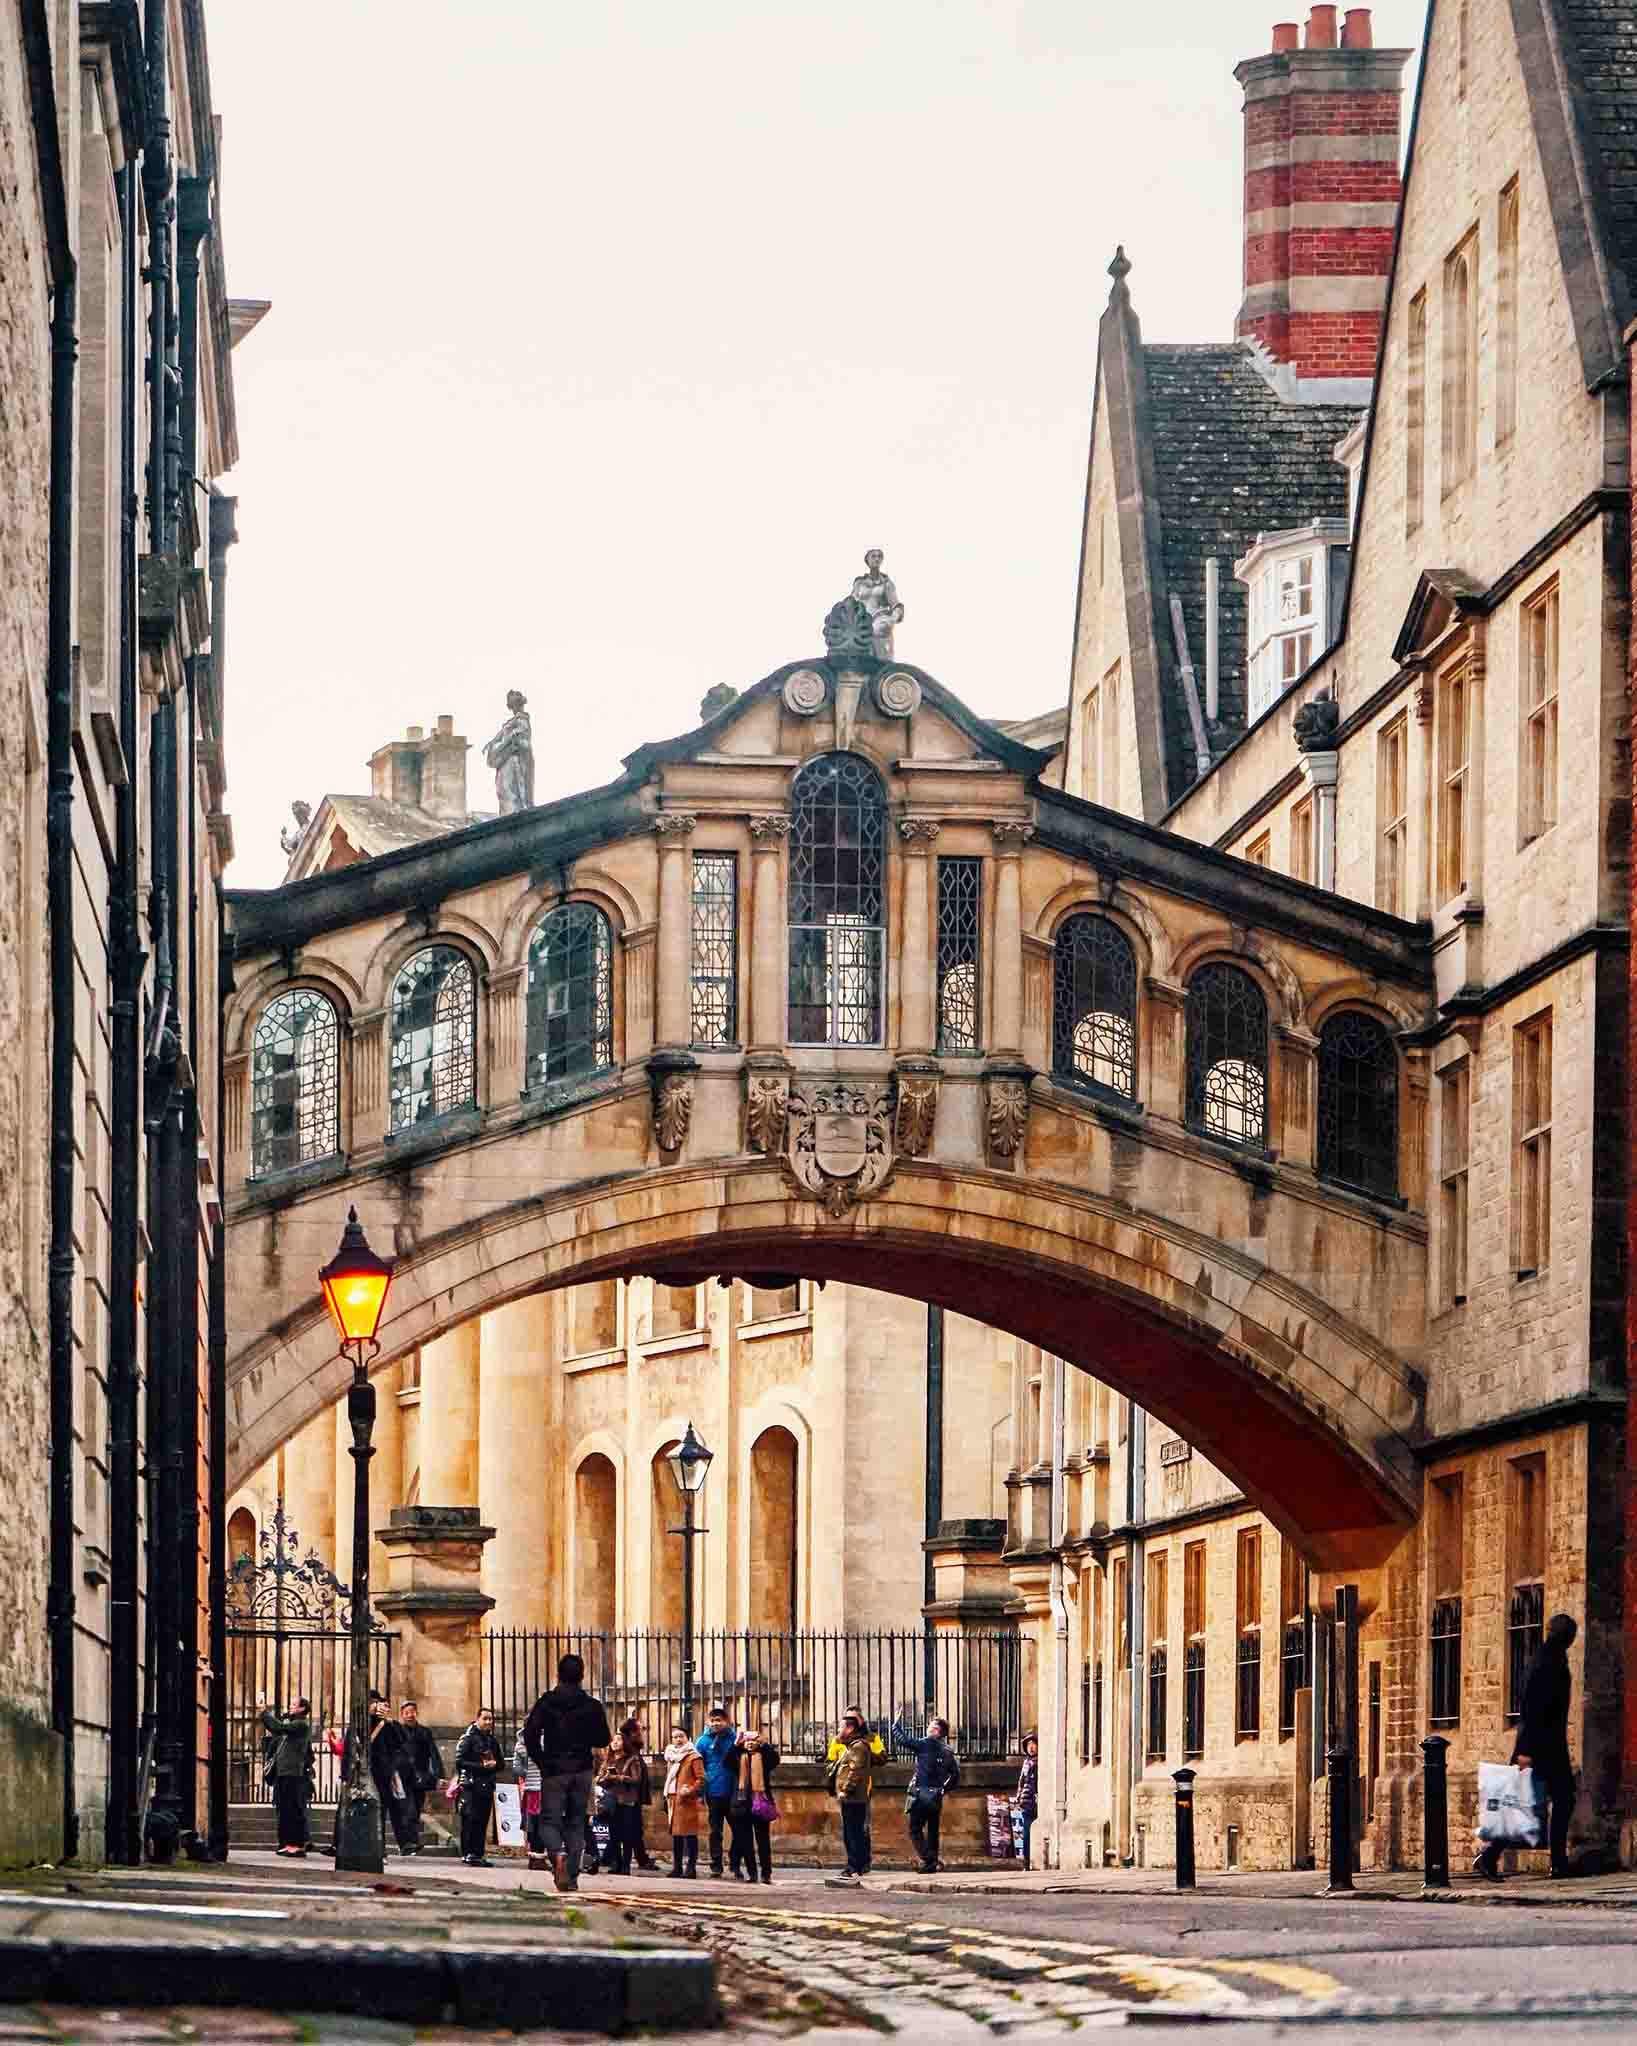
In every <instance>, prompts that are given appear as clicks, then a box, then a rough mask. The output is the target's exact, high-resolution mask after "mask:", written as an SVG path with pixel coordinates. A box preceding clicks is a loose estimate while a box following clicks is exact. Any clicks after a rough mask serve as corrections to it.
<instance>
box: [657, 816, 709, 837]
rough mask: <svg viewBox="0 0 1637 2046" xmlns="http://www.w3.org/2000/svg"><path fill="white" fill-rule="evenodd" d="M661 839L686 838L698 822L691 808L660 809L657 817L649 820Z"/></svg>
mask: <svg viewBox="0 0 1637 2046" xmlns="http://www.w3.org/2000/svg"><path fill="white" fill-rule="evenodd" d="M649 821H650V822H651V823H652V825H653V828H654V830H655V832H656V833H657V835H658V836H659V837H660V838H661V839H667V838H687V837H689V836H691V834H692V832H693V829H694V826H695V825H696V824H697V823H698V822H699V819H698V817H697V816H696V815H695V814H694V812H693V811H692V810H661V811H660V813H659V815H658V816H657V817H654V818H651V819H650V820H649Z"/></svg>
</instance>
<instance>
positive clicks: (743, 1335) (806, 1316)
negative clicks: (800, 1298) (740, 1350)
mask: <svg viewBox="0 0 1637 2046" xmlns="http://www.w3.org/2000/svg"><path fill="white" fill-rule="evenodd" d="M812 1326H813V1316H812V1311H811V1309H809V1308H806V1307H801V1308H798V1309H797V1310H796V1312H795V1313H794V1314H771V1315H769V1316H768V1318H767V1319H766V1320H765V1321H742V1322H740V1323H739V1326H738V1330H737V1334H738V1337H739V1340H740V1342H742V1343H753V1342H755V1341H756V1339H757V1337H758V1336H784V1335H794V1334H796V1333H797V1332H798V1331H800V1330H802V1329H810V1328H811V1327H812Z"/></svg>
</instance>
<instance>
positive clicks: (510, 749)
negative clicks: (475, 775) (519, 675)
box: [483, 689, 534, 817]
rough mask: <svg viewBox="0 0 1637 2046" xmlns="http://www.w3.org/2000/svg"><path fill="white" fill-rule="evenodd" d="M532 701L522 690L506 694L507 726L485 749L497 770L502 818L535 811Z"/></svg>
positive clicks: (496, 778)
mask: <svg viewBox="0 0 1637 2046" xmlns="http://www.w3.org/2000/svg"><path fill="white" fill-rule="evenodd" d="M527 702H528V698H527V697H526V696H524V694H523V692H522V691H521V690H520V689H508V690H507V691H506V722H505V723H504V724H503V725H502V726H501V727H500V730H499V731H498V732H496V733H495V735H494V737H493V738H492V739H491V740H490V741H489V743H488V745H487V746H485V747H484V749H483V757H484V759H485V760H486V761H487V762H488V763H489V765H490V766H491V767H492V768H493V769H494V775H495V800H496V801H497V802H498V803H499V805H500V814H501V816H502V817H510V816H511V815H513V813H514V812H516V811H518V810H530V809H532V808H533V807H534V739H533V736H532V733H531V729H530V726H529V714H528V712H527V710H526V709H525V708H524V705H525V704H526V703H527Z"/></svg>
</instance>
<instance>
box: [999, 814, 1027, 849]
mask: <svg viewBox="0 0 1637 2046" xmlns="http://www.w3.org/2000/svg"><path fill="white" fill-rule="evenodd" d="M989 829H990V830H991V831H992V832H993V833H994V835H995V850H996V852H999V853H1005V852H1011V851H1013V850H1014V849H1015V850H1016V851H1018V852H1022V850H1023V848H1024V847H1025V846H1026V845H1027V844H1028V843H1029V840H1030V839H1031V838H1033V837H1034V826H1033V825H1032V824H1025V823H1023V822H1022V820H1021V819H1020V818H1016V817H1002V818H1001V819H999V821H998V822H996V823H994V824H991V825H990V827H989Z"/></svg>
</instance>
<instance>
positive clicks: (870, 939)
mask: <svg viewBox="0 0 1637 2046" xmlns="http://www.w3.org/2000/svg"><path fill="white" fill-rule="evenodd" d="M790 814H791V825H790V1040H791V1042H792V1043H793V1044H837V1045H847V1044H879V1043H880V1041H881V982H882V955H883V951H884V940H885V936H886V930H885V926H886V909H885V893H886V890H885V883H886V868H887V806H886V799H885V797H884V796H883V794H882V790H881V778H880V776H879V775H878V774H877V773H876V771H875V769H874V768H873V767H871V765H870V764H869V762H868V761H867V760H861V759H860V758H859V757H858V755H857V754H855V753H824V754H821V755H820V756H819V757H818V759H816V760H810V761H809V762H808V763H807V765H806V766H805V767H804V768H803V769H802V771H801V772H800V774H798V775H797V776H796V779H795V781H794V783H793V784H792V786H791V790H790Z"/></svg>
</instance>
